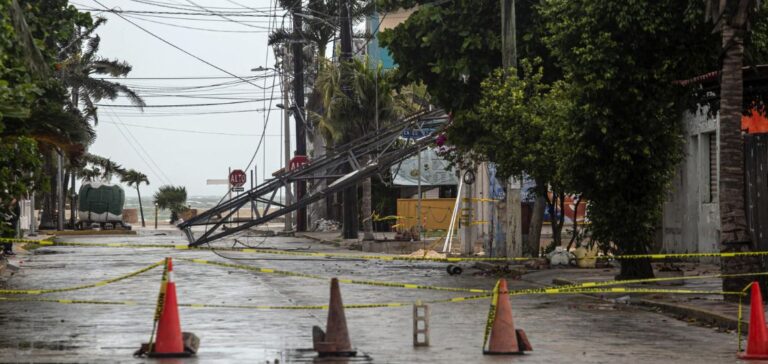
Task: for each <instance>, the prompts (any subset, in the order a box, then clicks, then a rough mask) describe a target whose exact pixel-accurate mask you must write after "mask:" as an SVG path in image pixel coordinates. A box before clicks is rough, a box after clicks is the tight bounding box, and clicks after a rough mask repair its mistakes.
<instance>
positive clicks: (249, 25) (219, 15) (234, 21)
mask: <svg viewBox="0 0 768 364" xmlns="http://www.w3.org/2000/svg"><path fill="white" fill-rule="evenodd" d="M186 1H187V2H188V3H190V4H192V5H194V6H196V7H198V8H200V9H201V10H205V11H206V12H209V13H211V14H215V15H216V16H218V17H219V18H222V19H225V20H227V21H230V22H233V23H235V24H240V25H244V26H247V27H251V28H258V29H269V27H267V28H264V27H260V26H257V25H252V24H248V23H245V22H241V21H239V20H235V19H232V18H229V17H227V16H226V15H223V14H221V13H216V12H214V11H213V10H210V9H208V8H205V7H202V6H200V5H198V4H197V3H196V2H194V1H192V0H186Z"/></svg>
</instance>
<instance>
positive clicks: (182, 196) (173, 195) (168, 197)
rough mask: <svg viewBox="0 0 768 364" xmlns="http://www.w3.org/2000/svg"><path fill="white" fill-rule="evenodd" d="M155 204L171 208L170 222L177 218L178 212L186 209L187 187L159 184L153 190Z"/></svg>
mask: <svg viewBox="0 0 768 364" xmlns="http://www.w3.org/2000/svg"><path fill="white" fill-rule="evenodd" d="M153 202H154V203H155V205H156V206H157V207H158V208H160V209H163V210H166V209H167V210H171V224H173V223H175V222H176V221H178V220H179V213H181V212H184V211H186V210H187V206H186V204H187V189H186V188H185V187H183V186H170V185H165V186H160V188H159V189H158V190H157V192H155V195H154V201H153Z"/></svg>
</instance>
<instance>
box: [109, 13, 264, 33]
mask: <svg viewBox="0 0 768 364" xmlns="http://www.w3.org/2000/svg"><path fill="white" fill-rule="evenodd" d="M115 15H117V14H115ZM125 16H127V17H129V18H131V19H135V20H139V21H145V22H149V23H155V24H160V25H167V26H170V27H176V28H182V29H190V30H201V31H205V32H218V33H251V34H255V33H267V31H266V30H228V29H212V28H201V27H191V26H188V25H180V24H173V23H166V22H162V21H158V20H151V19H144V18H141V17H137V16H133V15H127V14H126V15H125Z"/></svg>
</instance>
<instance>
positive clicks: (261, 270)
mask: <svg viewBox="0 0 768 364" xmlns="http://www.w3.org/2000/svg"><path fill="white" fill-rule="evenodd" d="M180 260H183V261H188V262H192V263H197V264H207V265H215V266H219V267H226V268H235V269H242V270H248V271H252V272H259V273H269V274H278V275H283V276H289V277H301V278H311V279H322V280H327V281H330V278H328V277H323V276H320V275H316V274H309V273H298V272H290V271H284V270H278V269H272V268H260V267H254V266H250V265H243V264H232V263H223V262H214V261H209V260H205V259H184V258H180ZM339 282H340V283H347V284H360V285H366V286H378V287H398V288H407V289H425V290H434V291H449V292H471V293H487V292H490V291H488V290H485V289H477V288H458V287H437V286H427V285H421V284H412V283H397V282H382V281H369V280H362V279H350V278H339Z"/></svg>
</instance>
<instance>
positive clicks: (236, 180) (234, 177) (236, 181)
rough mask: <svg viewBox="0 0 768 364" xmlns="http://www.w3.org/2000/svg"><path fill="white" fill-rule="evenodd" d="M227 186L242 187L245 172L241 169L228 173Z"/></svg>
mask: <svg viewBox="0 0 768 364" xmlns="http://www.w3.org/2000/svg"><path fill="white" fill-rule="evenodd" d="M229 184H230V185H232V186H233V187H242V186H243V185H244V184H245V172H244V171H243V170H242V169H235V170H233V171H232V172H229Z"/></svg>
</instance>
